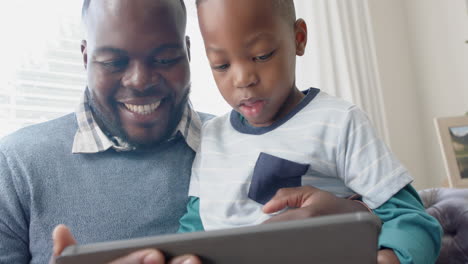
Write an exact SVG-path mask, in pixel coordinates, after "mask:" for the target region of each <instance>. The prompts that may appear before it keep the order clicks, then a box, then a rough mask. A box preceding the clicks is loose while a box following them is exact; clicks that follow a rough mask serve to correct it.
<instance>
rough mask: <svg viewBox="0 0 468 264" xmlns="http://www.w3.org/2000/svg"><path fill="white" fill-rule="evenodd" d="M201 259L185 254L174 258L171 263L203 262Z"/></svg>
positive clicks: (196, 263) (198, 263)
mask: <svg viewBox="0 0 468 264" xmlns="http://www.w3.org/2000/svg"><path fill="white" fill-rule="evenodd" d="M201 263H202V262H201V260H200V259H199V258H198V257H196V256H193V255H184V256H180V257H175V258H173V259H172V260H171V261H170V262H169V264H201Z"/></svg>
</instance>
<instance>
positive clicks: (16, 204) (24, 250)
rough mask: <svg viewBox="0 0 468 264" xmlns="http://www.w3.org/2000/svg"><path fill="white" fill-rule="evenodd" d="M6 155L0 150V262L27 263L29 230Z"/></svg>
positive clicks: (28, 258)
mask: <svg viewBox="0 0 468 264" xmlns="http://www.w3.org/2000/svg"><path fill="white" fill-rule="evenodd" d="M14 177H15V175H12V172H11V169H10V166H9V164H8V161H7V158H6V156H5V155H4V154H3V152H1V150H0V252H2V254H0V263H18V264H21V263H29V261H30V259H31V254H30V252H29V235H28V234H29V231H28V220H27V216H26V215H25V214H26V210H25V209H24V207H23V205H22V203H21V202H20V197H19V195H26V193H24V192H19V191H18V189H17V188H18V183H17V182H15V179H14ZM16 180H17V179H16Z"/></svg>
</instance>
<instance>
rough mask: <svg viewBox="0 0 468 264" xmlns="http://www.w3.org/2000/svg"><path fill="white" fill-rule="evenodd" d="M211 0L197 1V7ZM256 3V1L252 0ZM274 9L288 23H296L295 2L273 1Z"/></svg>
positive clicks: (290, 0) (287, 0)
mask: <svg viewBox="0 0 468 264" xmlns="http://www.w3.org/2000/svg"><path fill="white" fill-rule="evenodd" d="M206 1H209V0H196V2H195V3H196V5H197V7H198V6H199V5H200V4H202V3H203V2H206ZM252 1H255V0H252ZM271 3H272V4H273V6H274V8H275V9H276V10H278V12H279V13H280V15H281V16H282V17H284V18H285V19H286V21H287V22H288V23H294V22H296V8H295V6H294V1H293V0H271Z"/></svg>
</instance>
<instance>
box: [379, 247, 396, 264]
mask: <svg viewBox="0 0 468 264" xmlns="http://www.w3.org/2000/svg"><path fill="white" fill-rule="evenodd" d="M377 263H378V264H400V260H399V259H398V257H397V255H396V254H395V252H393V250H391V249H381V250H379V252H378V253H377Z"/></svg>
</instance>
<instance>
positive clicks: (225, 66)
mask: <svg viewBox="0 0 468 264" xmlns="http://www.w3.org/2000/svg"><path fill="white" fill-rule="evenodd" d="M229 66H230V65H229V64H223V65H215V66H212V67H211V68H212V69H213V70H215V71H226V70H227V69H228V68H229Z"/></svg>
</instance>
